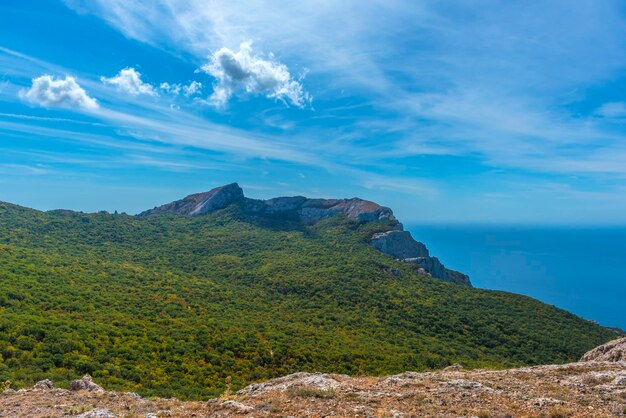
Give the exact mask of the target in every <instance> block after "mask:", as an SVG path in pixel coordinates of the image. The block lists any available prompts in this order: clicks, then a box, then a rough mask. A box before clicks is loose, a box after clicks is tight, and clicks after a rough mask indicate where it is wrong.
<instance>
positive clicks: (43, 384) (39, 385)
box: [33, 379, 54, 390]
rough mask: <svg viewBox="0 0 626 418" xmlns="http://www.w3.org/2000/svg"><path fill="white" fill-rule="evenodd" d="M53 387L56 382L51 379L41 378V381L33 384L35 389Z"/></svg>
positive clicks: (49, 388) (50, 388)
mask: <svg viewBox="0 0 626 418" xmlns="http://www.w3.org/2000/svg"><path fill="white" fill-rule="evenodd" d="M52 389H54V383H52V381H51V380H49V379H45V380H40V381H39V382H37V383H35V385H34V386H33V390H52Z"/></svg>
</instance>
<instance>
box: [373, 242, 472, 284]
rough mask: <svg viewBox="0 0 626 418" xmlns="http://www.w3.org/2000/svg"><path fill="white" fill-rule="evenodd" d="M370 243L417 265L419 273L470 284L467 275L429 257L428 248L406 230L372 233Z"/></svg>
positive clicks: (401, 259) (386, 252) (397, 257)
mask: <svg viewBox="0 0 626 418" xmlns="http://www.w3.org/2000/svg"><path fill="white" fill-rule="evenodd" d="M370 243H371V245H372V246H373V247H374V248H376V249H377V250H378V251H380V252H382V253H385V254H388V255H390V256H392V257H394V258H396V259H398V260H400V261H402V262H404V263H408V264H413V265H415V266H417V269H416V271H417V272H418V273H419V274H426V275H428V276H431V277H434V278H436V279H440V280H444V281H446V282H450V283H456V284H461V285H465V286H471V283H470V280H469V277H468V276H467V275H465V274H463V273H459V272H458V271H454V270H450V269H447V268H446V267H445V266H444V265H443V264H442V263H441V261H439V259H438V258H437V257H431V256H430V254H429V253H428V249H427V248H426V246H425V245H424V244H422V243H421V242H418V241H416V240H415V239H413V237H412V236H411V233H410V232H408V231H401V230H391V231H386V232H378V233H376V234H374V235H372V238H371V241H370Z"/></svg>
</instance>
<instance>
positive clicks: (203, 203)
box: [140, 183, 244, 216]
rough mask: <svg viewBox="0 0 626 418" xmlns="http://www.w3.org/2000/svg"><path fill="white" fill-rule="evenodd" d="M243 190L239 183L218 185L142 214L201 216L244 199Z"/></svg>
mask: <svg viewBox="0 0 626 418" xmlns="http://www.w3.org/2000/svg"><path fill="white" fill-rule="evenodd" d="M243 199H244V197H243V190H241V187H239V185H238V184H237V183H232V184H227V185H226V186H221V187H216V188H215V189H213V190H210V191H208V192H204V193H196V194H192V195H189V196H187V197H185V198H184V199H181V200H177V201H175V202H171V203H168V204H166V205H162V206H159V207H156V208H154V209H150V210H147V211H145V212H142V213H141V214H140V215H158V214H163V213H178V214H180V215H186V216H199V215H202V214H205V213H208V212H212V211H214V210H218V209H223V208H225V207H226V206H228V205H231V204H233V203H237V202H241V201H243Z"/></svg>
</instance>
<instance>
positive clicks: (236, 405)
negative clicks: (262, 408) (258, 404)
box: [222, 400, 254, 414]
mask: <svg viewBox="0 0 626 418" xmlns="http://www.w3.org/2000/svg"><path fill="white" fill-rule="evenodd" d="M222 406H223V407H226V408H228V409H232V410H233V411H237V412H241V413H244V414H246V413H248V412H252V411H254V408H253V407H251V406H249V405H245V404H242V403H241V402H237V401H232V400H229V401H224V402H222Z"/></svg>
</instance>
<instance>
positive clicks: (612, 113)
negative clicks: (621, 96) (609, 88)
mask: <svg viewBox="0 0 626 418" xmlns="http://www.w3.org/2000/svg"><path fill="white" fill-rule="evenodd" d="M595 114H596V115H598V116H602V117H605V118H624V117H626V103H624V102H610V103H605V104H603V105H602V106H600V107H599V108H598V110H596V112H595Z"/></svg>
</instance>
